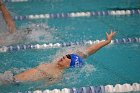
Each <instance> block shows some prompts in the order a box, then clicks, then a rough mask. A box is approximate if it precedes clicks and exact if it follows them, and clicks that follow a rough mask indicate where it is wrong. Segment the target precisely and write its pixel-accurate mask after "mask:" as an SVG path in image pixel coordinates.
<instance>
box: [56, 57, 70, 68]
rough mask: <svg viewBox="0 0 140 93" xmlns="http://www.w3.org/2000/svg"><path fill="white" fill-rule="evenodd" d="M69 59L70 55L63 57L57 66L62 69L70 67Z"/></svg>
mask: <svg viewBox="0 0 140 93" xmlns="http://www.w3.org/2000/svg"><path fill="white" fill-rule="evenodd" d="M70 62H71V58H70V55H66V56H63V57H62V58H61V59H60V60H59V61H58V65H59V66H61V67H63V68H68V67H69V66H70Z"/></svg>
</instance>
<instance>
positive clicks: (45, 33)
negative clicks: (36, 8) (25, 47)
mask: <svg viewBox="0 0 140 93" xmlns="http://www.w3.org/2000/svg"><path fill="white" fill-rule="evenodd" d="M54 31H55V29H53V28H49V27H48V25H47V24H31V25H29V26H28V27H26V28H25V27H21V28H20V29H19V30H17V32H16V33H13V34H9V33H1V34H0V39H1V40H0V43H1V44H0V45H11V44H17V43H26V44H27V43H32V42H39V43H41V42H51V41H52V40H53V35H52V34H53V32H54Z"/></svg>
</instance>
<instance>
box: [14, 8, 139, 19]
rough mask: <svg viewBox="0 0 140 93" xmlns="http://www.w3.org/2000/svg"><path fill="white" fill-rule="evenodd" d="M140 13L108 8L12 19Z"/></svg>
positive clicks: (137, 10)
mask: <svg viewBox="0 0 140 93" xmlns="http://www.w3.org/2000/svg"><path fill="white" fill-rule="evenodd" d="M134 14H140V9H135V10H108V11H96V12H71V13H57V14H36V15H26V16H14V17H13V19H14V20H20V21H22V20H33V19H52V18H72V17H91V16H106V15H112V16H117V15H118V16H119V15H134Z"/></svg>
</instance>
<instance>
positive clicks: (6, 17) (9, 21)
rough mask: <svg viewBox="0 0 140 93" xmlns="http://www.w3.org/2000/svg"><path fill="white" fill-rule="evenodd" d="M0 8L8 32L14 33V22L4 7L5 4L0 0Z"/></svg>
mask: <svg viewBox="0 0 140 93" xmlns="http://www.w3.org/2000/svg"><path fill="white" fill-rule="evenodd" d="M0 10H1V11H2V14H3V18H4V20H5V22H6V24H7V26H8V28H9V32H10V33H14V32H15V31H16V26H15V23H14V21H13V19H12V17H11V15H10V13H9V11H8V10H7V9H6V7H5V5H4V4H3V3H2V0H0Z"/></svg>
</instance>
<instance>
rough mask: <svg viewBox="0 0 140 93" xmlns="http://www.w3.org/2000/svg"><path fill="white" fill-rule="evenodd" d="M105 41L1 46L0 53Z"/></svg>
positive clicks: (131, 40)
mask: <svg viewBox="0 0 140 93" xmlns="http://www.w3.org/2000/svg"><path fill="white" fill-rule="evenodd" d="M101 41H104V40H95V41H92V40H88V41H81V42H66V43H65V42H63V43H55V44H53V43H49V44H35V45H33V44H28V45H13V46H12V45H11V46H1V47H0V52H8V51H9V52H10V51H19V50H29V49H30V50H31V49H48V48H59V47H69V46H73V45H88V44H89V45H91V44H95V43H99V42H101ZM139 42H140V38H138V37H135V38H122V39H115V40H112V41H111V43H110V44H127V43H139Z"/></svg>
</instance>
